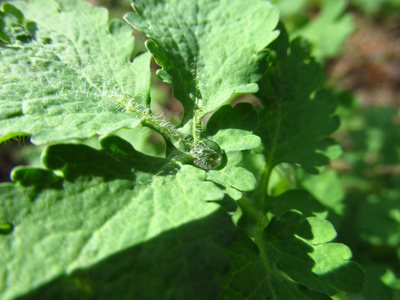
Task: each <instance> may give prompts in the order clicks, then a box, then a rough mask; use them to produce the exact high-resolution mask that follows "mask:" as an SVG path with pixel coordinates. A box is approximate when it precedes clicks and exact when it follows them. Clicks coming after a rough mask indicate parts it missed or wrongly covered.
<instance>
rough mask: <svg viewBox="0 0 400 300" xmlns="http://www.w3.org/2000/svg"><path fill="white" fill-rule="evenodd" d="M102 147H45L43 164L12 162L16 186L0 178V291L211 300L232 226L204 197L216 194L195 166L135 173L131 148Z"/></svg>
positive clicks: (110, 141) (110, 142) (110, 143)
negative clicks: (28, 165)
mask: <svg viewBox="0 0 400 300" xmlns="http://www.w3.org/2000/svg"><path fill="white" fill-rule="evenodd" d="M102 145H106V147H105V148H103V149H101V150H94V149H92V148H89V147H87V146H83V145H55V146H50V147H49V148H48V149H47V150H46V151H45V152H44V154H43V158H42V160H43V162H44V163H45V165H46V167H47V168H48V169H47V170H44V169H42V170H40V169H32V168H26V167H25V168H18V169H16V170H14V171H13V174H12V178H13V179H15V180H16V181H17V183H18V185H12V184H2V185H0V195H1V196H0V197H1V203H2V205H1V206H0V224H2V225H1V226H2V227H1V228H2V231H1V233H4V234H2V235H0V252H1V253H2V256H1V258H0V278H1V281H0V298H2V299H14V298H16V297H18V296H22V295H25V296H26V297H27V298H28V299H35V298H36V299H37V297H39V298H41V299H54V297H56V296H55V295H60V294H62V295H63V297H66V298H68V297H69V298H70V299H71V298H74V299H76V298H79V297H86V298H87V297H90V298H93V299H110V297H111V298H114V299H115V298H119V299H132V297H136V296H138V297H139V298H142V299H169V298H171V297H174V298H177V299H212V298H214V297H215V296H216V293H217V290H216V284H215V282H214V281H213V279H212V278H213V276H214V275H217V274H219V275H221V274H223V272H224V271H225V270H226V268H227V260H226V258H225V257H224V255H223V253H222V251H221V249H220V248H219V247H220V246H225V245H227V244H228V243H229V242H230V241H231V240H232V238H233V234H234V231H235V229H234V226H233V224H232V222H231V220H230V217H229V216H228V215H227V214H226V213H225V212H223V211H222V210H221V209H220V208H219V206H218V205H217V204H214V203H207V201H218V200H221V199H222V198H223V197H224V193H223V192H222V191H221V190H220V189H219V188H218V187H216V186H215V185H214V184H213V183H212V182H209V181H205V179H206V172H205V171H203V170H200V169H198V168H195V167H193V166H181V168H180V170H179V172H178V173H172V174H161V175H152V174H149V173H143V172H140V171H137V172H134V170H133V169H134V168H135V166H136V165H137V161H136V160H135V159H134V158H132V159H128V158H127V156H126V155H125V154H126V153H133V152H132V149H133V148H131V149H129V147H128V145H127V144H125V143H124V142H123V141H121V140H118V138H116V137H113V138H110V137H108V138H105V139H103V141H102ZM121 153H122V155H119V154H121ZM142 159H143V160H146V159H147V160H149V159H151V158H150V157H142ZM53 170H56V171H57V173H60V172H61V174H62V176H60V175H56V174H54V173H53ZM42 180H45V181H46V183H43V182H42ZM6 225H7V226H8V227H7V228H8V230H3V229H4V228H3V227H4V226H6ZM10 227H12V231H10V230H9V229H10ZM7 228H6V229H7ZM5 231H7V232H5ZM6 233H7V234H6ZM212 274H214V275H212ZM38 287H40V288H38ZM39 295H40V296H39Z"/></svg>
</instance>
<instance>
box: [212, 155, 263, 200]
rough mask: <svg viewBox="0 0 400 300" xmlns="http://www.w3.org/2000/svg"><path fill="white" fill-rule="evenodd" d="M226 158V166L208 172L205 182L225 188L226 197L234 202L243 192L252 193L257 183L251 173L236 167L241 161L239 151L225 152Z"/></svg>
mask: <svg viewBox="0 0 400 300" xmlns="http://www.w3.org/2000/svg"><path fill="white" fill-rule="evenodd" d="M226 156H227V161H228V163H227V165H226V166H225V167H224V168H223V169H221V170H209V171H208V172H207V180H210V181H213V182H215V183H217V184H219V185H221V186H223V187H225V193H226V194H227V195H229V196H230V197H231V198H232V199H234V200H239V199H240V198H241V197H242V192H243V191H247V192H248V191H252V190H253V189H254V188H255V187H256V183H257V181H256V179H255V177H254V175H253V174H252V173H251V172H249V171H247V170H246V169H245V168H242V167H237V166H236V165H237V164H239V163H240V162H241V161H242V154H241V152H240V151H230V152H227V153H226Z"/></svg>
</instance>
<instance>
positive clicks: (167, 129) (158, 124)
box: [142, 113, 194, 153]
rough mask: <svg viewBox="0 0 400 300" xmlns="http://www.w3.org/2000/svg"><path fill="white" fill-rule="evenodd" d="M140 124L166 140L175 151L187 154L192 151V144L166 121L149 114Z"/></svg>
mask: <svg viewBox="0 0 400 300" xmlns="http://www.w3.org/2000/svg"><path fill="white" fill-rule="evenodd" d="M142 124H143V125H144V126H146V127H149V128H151V129H153V130H155V131H157V132H158V133H159V134H161V135H162V136H164V137H165V138H166V139H168V140H169V141H170V142H171V143H172V144H173V145H174V146H175V147H176V148H177V149H179V150H181V151H182V152H185V153H188V152H190V150H192V149H193V147H194V145H193V142H192V141H191V140H190V139H188V138H187V136H185V135H183V134H182V133H180V132H179V131H178V129H177V128H176V127H175V126H173V125H172V124H171V123H169V122H168V121H166V120H162V119H160V118H158V117H157V116H155V115H154V114H152V113H149V114H148V115H147V116H146V117H145V118H144V120H143V122H142Z"/></svg>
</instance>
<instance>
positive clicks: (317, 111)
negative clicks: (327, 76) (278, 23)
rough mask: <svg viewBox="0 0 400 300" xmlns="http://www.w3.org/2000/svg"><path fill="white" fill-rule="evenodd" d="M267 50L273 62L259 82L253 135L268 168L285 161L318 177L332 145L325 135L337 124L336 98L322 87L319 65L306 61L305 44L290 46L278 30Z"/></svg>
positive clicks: (303, 42) (297, 42) (297, 43)
mask: <svg viewBox="0 0 400 300" xmlns="http://www.w3.org/2000/svg"><path fill="white" fill-rule="evenodd" d="M271 48H272V49H273V51H274V54H275V58H274V59H273V62H272V65H271V67H270V68H268V70H267V72H266V74H265V75H264V76H263V78H262V79H261V80H260V82H259V86H260V91H259V93H258V96H259V98H260V100H261V101H262V104H263V106H264V110H263V111H262V112H261V115H260V117H259V118H260V120H262V122H260V127H259V129H258V130H257V133H258V135H259V136H260V137H261V139H262V140H263V143H264V153H265V157H266V163H267V166H268V167H269V168H272V167H273V166H275V165H277V164H279V163H282V162H288V163H292V164H297V165H300V166H302V167H303V168H304V169H305V170H307V171H308V172H311V173H317V169H316V167H317V166H322V165H326V164H328V163H329V159H328V157H327V156H326V155H325V154H324V153H323V152H324V151H326V150H327V149H328V147H329V146H331V145H333V144H334V142H333V141H332V140H331V139H329V138H327V137H326V136H327V135H329V134H330V133H331V132H333V131H334V130H335V129H336V128H337V127H338V125H339V120H338V118H337V117H334V116H332V114H333V113H334V111H335V108H336V98H335V95H334V94H333V93H332V92H331V91H329V90H323V89H321V84H322V78H323V73H322V67H321V66H320V64H318V63H317V62H316V61H315V60H314V59H313V58H311V57H310V52H309V45H308V43H307V42H306V41H304V40H301V39H296V40H294V41H293V42H292V43H291V44H290V45H289V42H288V38H287V35H286V34H285V31H284V28H283V27H282V28H281V35H280V36H279V38H278V40H276V41H275V42H274V43H273V44H271Z"/></svg>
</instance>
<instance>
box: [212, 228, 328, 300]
mask: <svg viewBox="0 0 400 300" xmlns="http://www.w3.org/2000/svg"><path fill="white" fill-rule="evenodd" d="M226 252H227V254H228V256H229V259H230V261H231V269H230V272H229V274H228V275H227V276H226V277H224V278H222V279H221V280H220V282H221V286H222V289H221V292H220V295H219V297H218V299H221V300H222V299H232V300H242V299H249V300H258V299H268V300H278V299H299V300H311V299H312V300H328V299H331V298H330V297H328V296H326V295H324V294H322V293H318V292H314V291H310V290H308V289H307V288H306V287H304V286H301V285H299V284H297V283H296V282H293V281H292V280H290V278H288V277H287V276H285V275H284V274H282V273H280V272H279V271H278V272H276V271H275V272H269V273H268V272H267V270H266V269H265V266H264V264H263V261H262V259H261V258H260V250H259V249H258V248H257V247H256V246H255V244H254V243H253V242H252V241H251V240H250V239H249V237H248V236H247V235H246V234H245V233H243V232H242V231H240V232H239V236H238V238H237V239H236V240H235V242H234V243H233V244H232V245H231V246H230V247H229V248H228V249H227V250H226Z"/></svg>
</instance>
